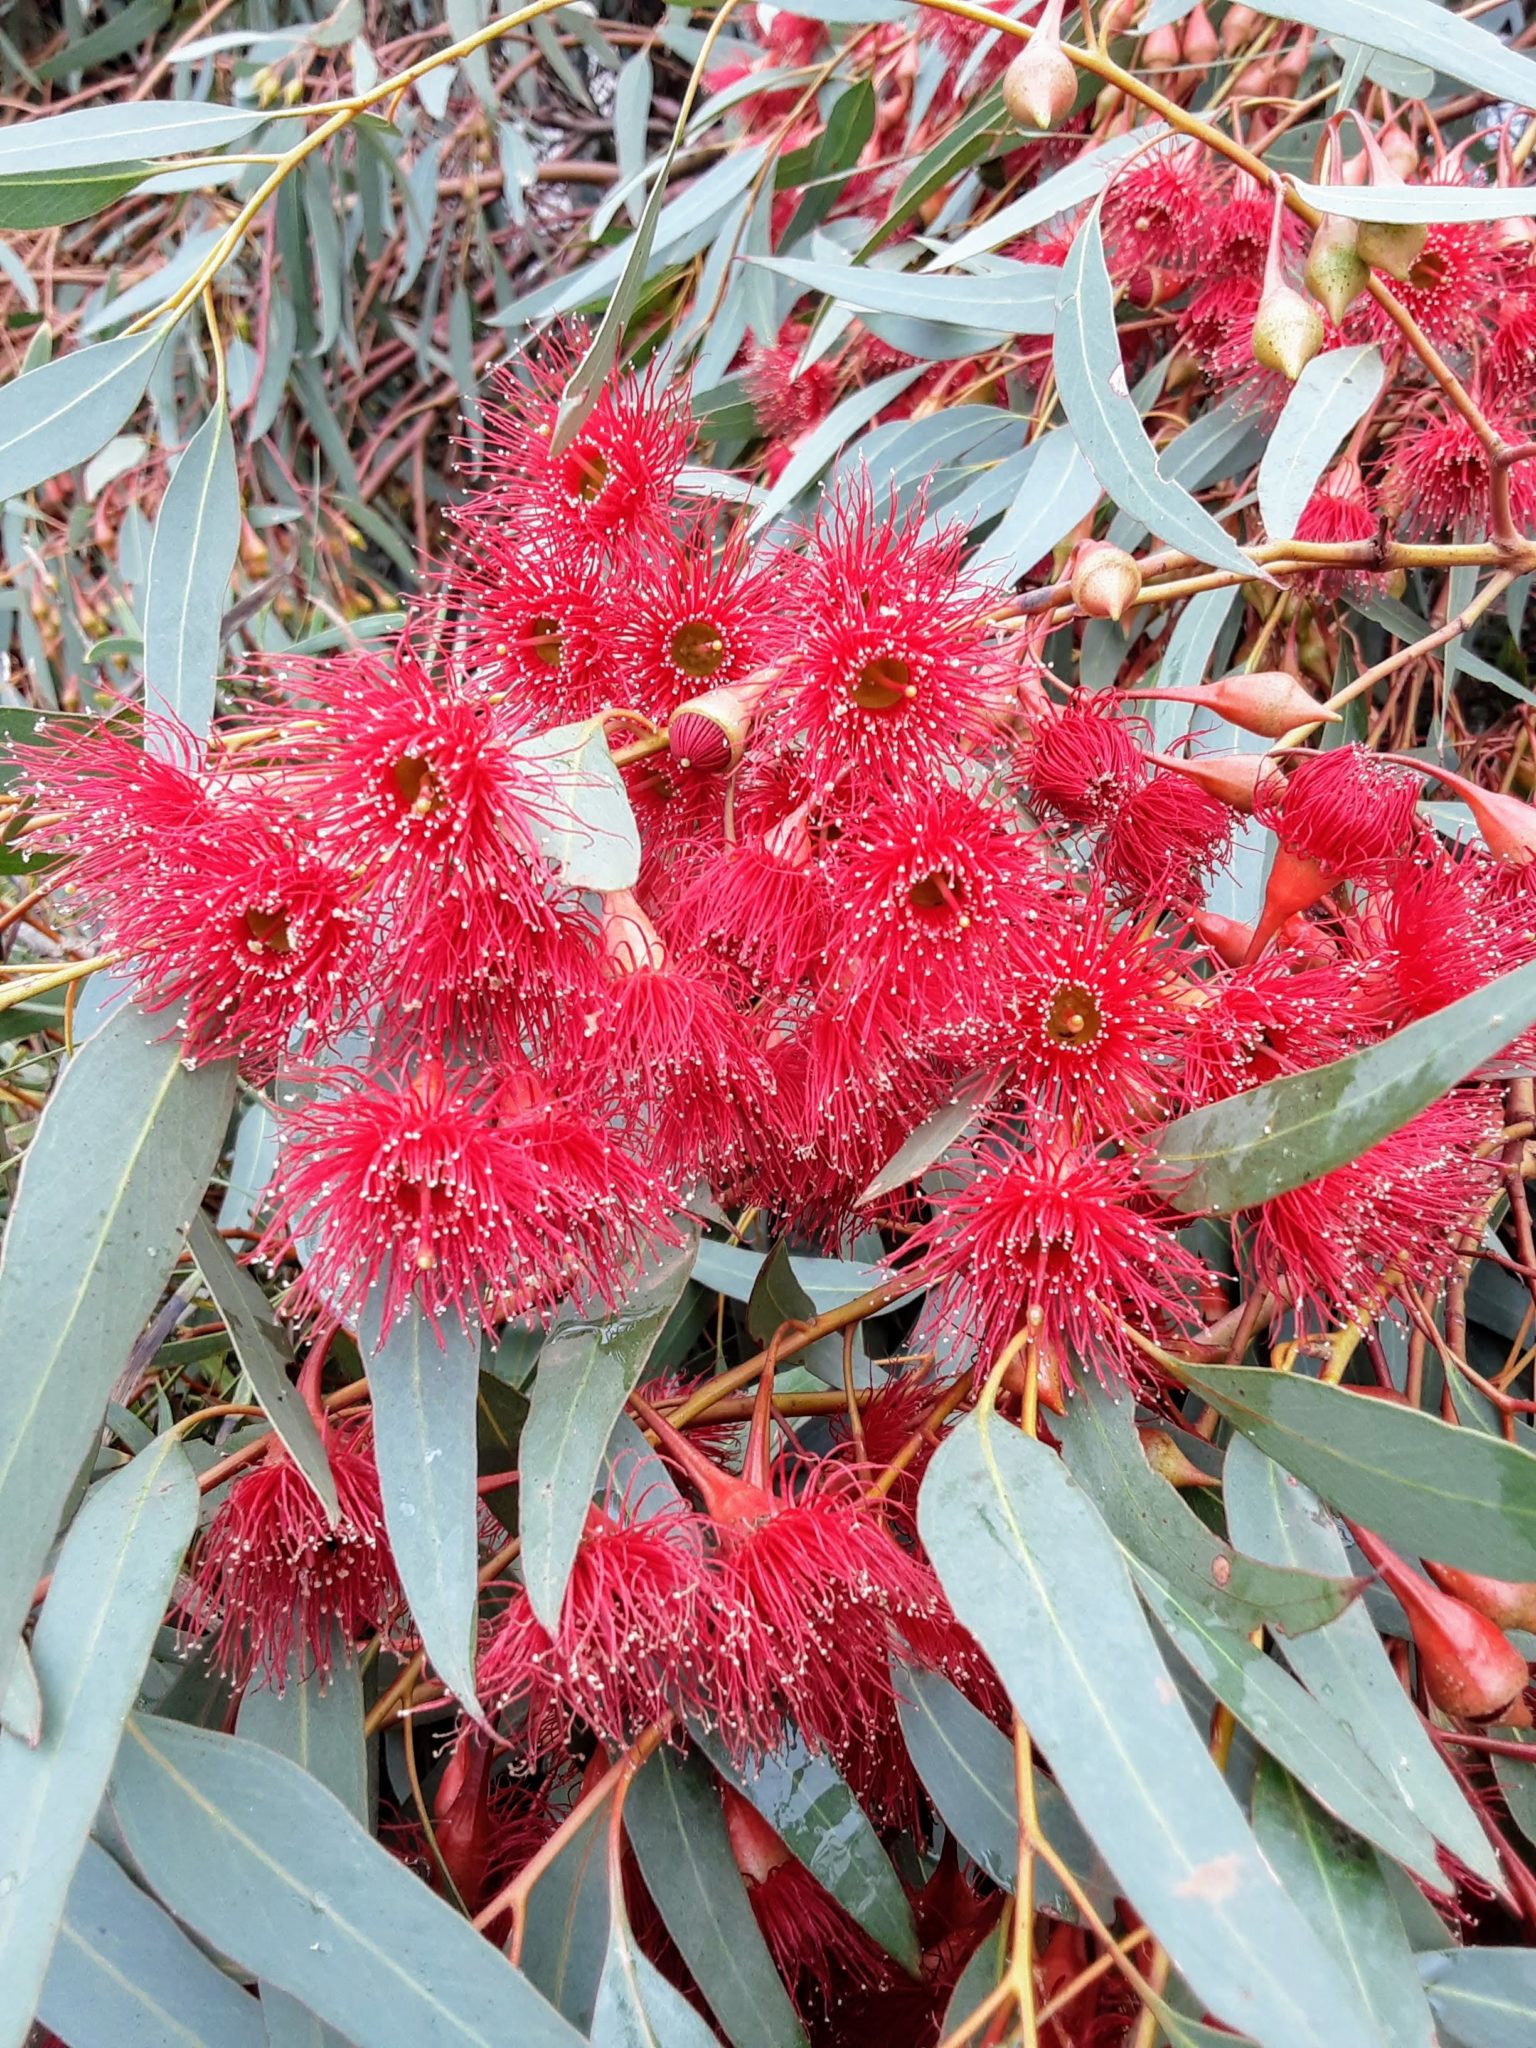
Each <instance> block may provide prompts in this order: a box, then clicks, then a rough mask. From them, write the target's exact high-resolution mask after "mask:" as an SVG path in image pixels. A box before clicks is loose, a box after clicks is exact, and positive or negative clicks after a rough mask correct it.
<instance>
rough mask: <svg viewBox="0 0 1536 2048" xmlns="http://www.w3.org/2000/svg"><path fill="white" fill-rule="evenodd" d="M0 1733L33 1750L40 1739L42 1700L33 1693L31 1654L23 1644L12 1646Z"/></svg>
mask: <svg viewBox="0 0 1536 2048" xmlns="http://www.w3.org/2000/svg"><path fill="white" fill-rule="evenodd" d="M0 1729H3V1730H4V1731H5V1732H6V1733H7V1734H10V1735H14V1736H15V1737H16V1738H17V1740H18V1741H21V1742H24V1743H26V1745H27V1747H28V1748H29V1749H36V1747H37V1745H38V1743H39V1742H40V1741H41V1740H42V1736H43V1696H42V1694H41V1693H40V1692H39V1691H38V1689H37V1673H36V1671H35V1670H34V1669H33V1666H32V1653H31V1651H30V1650H29V1649H28V1648H27V1646H26V1644H25V1643H18V1644H17V1645H16V1653H15V1655H14V1657H13V1658H12V1660H11V1675H10V1679H9V1681H8V1682H7V1684H6V1688H5V1698H4V1699H3V1700H0Z"/></svg>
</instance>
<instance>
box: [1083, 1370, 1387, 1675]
mask: <svg viewBox="0 0 1536 2048" xmlns="http://www.w3.org/2000/svg"><path fill="white" fill-rule="evenodd" d="M1133 1411H1134V1404H1133V1403H1132V1402H1131V1401H1130V1400H1129V1399H1127V1398H1124V1397H1119V1398H1117V1397H1115V1396H1113V1395H1111V1394H1110V1393H1109V1392H1108V1391H1107V1389H1105V1388H1104V1387H1103V1386H1101V1385H1100V1384H1099V1382H1098V1381H1097V1380H1095V1379H1093V1378H1092V1377H1091V1376H1089V1375H1085V1376H1084V1383H1083V1385H1082V1386H1081V1387H1080V1388H1079V1390H1078V1391H1077V1392H1076V1393H1074V1394H1073V1395H1072V1397H1071V1398H1070V1399H1069V1400H1068V1402H1067V1404H1066V1413H1065V1414H1064V1415H1063V1416H1062V1417H1061V1427H1060V1429H1059V1430H1058V1432H1057V1434H1058V1435H1059V1437H1060V1439H1061V1445H1062V1453H1063V1456H1064V1457H1065V1458H1066V1461H1067V1467H1068V1469H1069V1470H1070V1472H1071V1474H1072V1476H1073V1478H1074V1479H1075V1480H1076V1481H1077V1483H1078V1484H1079V1486H1081V1487H1083V1488H1084V1490H1085V1491H1086V1492H1087V1494H1088V1497H1089V1499H1090V1500H1091V1501H1092V1502H1093V1504H1094V1506H1095V1507H1096V1508H1097V1509H1098V1511H1099V1513H1100V1515H1101V1516H1102V1517H1103V1519H1104V1521H1105V1522H1106V1524H1107V1525H1108V1527H1109V1529H1110V1531H1111V1533H1112V1534H1113V1535H1114V1536H1115V1537H1116V1538H1117V1539H1118V1541H1119V1542H1120V1543H1121V1544H1123V1545H1124V1547H1125V1548H1126V1549H1127V1550H1128V1551H1129V1552H1130V1553H1131V1554H1132V1555H1133V1556H1135V1557H1139V1558H1140V1559H1141V1561H1142V1562H1143V1563H1144V1564H1146V1565H1148V1566H1149V1567H1150V1568H1151V1570H1152V1571H1154V1572H1155V1573H1156V1574H1157V1576H1158V1578H1159V1579H1161V1580H1162V1581H1163V1582H1164V1584H1166V1585H1167V1586H1168V1587H1169V1589H1170V1591H1172V1592H1173V1593H1175V1594H1176V1595H1178V1596H1179V1597H1180V1598H1181V1599H1183V1600H1185V1601H1190V1602H1193V1603H1194V1604H1195V1606H1196V1607H1197V1608H1198V1609H1199V1610H1200V1611H1201V1612H1202V1613H1203V1614H1204V1615H1205V1616H1206V1618H1207V1619H1208V1620H1211V1621H1214V1622H1217V1623H1220V1624H1223V1625H1225V1626H1227V1627H1234V1628H1237V1629H1239V1630H1241V1631H1242V1633H1243V1634H1245V1635H1246V1634H1247V1633H1248V1632H1249V1631H1250V1630H1252V1629H1254V1628H1257V1627H1259V1626H1260V1625H1265V1626H1268V1627H1271V1628H1275V1629H1278V1630H1279V1631H1280V1633H1281V1634H1282V1635H1300V1634H1302V1633H1304V1632H1305V1631H1306V1630H1307V1629H1309V1628H1320V1627H1321V1626H1322V1624H1323V1623H1324V1622H1326V1621H1332V1620H1333V1618H1334V1616H1335V1615H1337V1614H1342V1613H1343V1611H1344V1609H1345V1608H1346V1607H1347V1606H1348V1605H1349V1603H1350V1601H1351V1600H1353V1599H1354V1598H1355V1596H1356V1594H1357V1593H1358V1592H1359V1590H1360V1585H1361V1581H1359V1580H1357V1579H1348V1578H1323V1577H1321V1576H1319V1575H1317V1574H1315V1573H1312V1572H1296V1571H1284V1570H1280V1569H1277V1568H1276V1567H1275V1566H1274V1565H1271V1564H1265V1563H1263V1562H1262V1560H1260V1559H1258V1558H1253V1557H1244V1556H1243V1555H1242V1553H1241V1552H1240V1551H1236V1550H1234V1549H1233V1548H1232V1546H1231V1545H1230V1544H1229V1543H1224V1542H1223V1541H1222V1540H1221V1538H1220V1537H1219V1536H1217V1535H1216V1534H1215V1533H1214V1532H1213V1531H1212V1530H1211V1529H1209V1528H1208V1527H1207V1526H1206V1524H1205V1523H1204V1522H1203V1521H1201V1519H1200V1517H1199V1516H1198V1515H1197V1514H1196V1513H1195V1512H1194V1511H1193V1509H1192V1508H1190V1507H1189V1506H1188V1505H1187V1504H1186V1503H1185V1501H1184V1500H1183V1498H1182V1497H1181V1495H1180V1494H1179V1493H1178V1491H1177V1490H1176V1488H1174V1487H1172V1486H1170V1485H1169V1484H1168V1482H1167V1480H1166V1479H1163V1478H1160V1477H1159V1476H1158V1474H1157V1473H1156V1472H1154V1471H1153V1470H1152V1468H1151V1466H1150V1465H1149V1464H1148V1463H1147V1461H1146V1458H1145V1457H1144V1455H1143V1454H1142V1449H1141V1445H1140V1443H1139V1442H1138V1440H1137V1436H1136V1430H1135V1418H1134V1412H1133Z"/></svg>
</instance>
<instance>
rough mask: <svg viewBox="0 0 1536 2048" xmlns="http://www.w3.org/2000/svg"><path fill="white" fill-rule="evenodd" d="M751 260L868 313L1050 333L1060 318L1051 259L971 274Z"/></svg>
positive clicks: (993, 330) (1002, 332)
mask: <svg viewBox="0 0 1536 2048" xmlns="http://www.w3.org/2000/svg"><path fill="white" fill-rule="evenodd" d="M752 261H753V262H755V263H758V264H760V265H761V266H762V268H763V269H765V270H771V271H773V272H775V273H776V274H777V275H778V276H780V277H787V278H791V279H792V280H793V281H794V282H795V283H796V284H799V285H804V286H805V287H806V288H807V289H808V290H811V291H817V292H822V293H825V295H826V296H827V297H828V298H832V299H836V300H838V301H839V302H840V303H841V304H843V305H845V306H852V307H854V308H855V310H856V311H858V312H861V313H891V314H900V315H905V316H906V317H907V318H909V319H913V320H930V321H936V322H937V323H938V324H939V325H940V326H943V327H965V328H976V329H979V330H981V331H982V332H984V333H990V334H998V335H1008V334H1049V333H1050V332H1051V329H1052V328H1053V327H1054V325H1055V322H1056V285H1057V273H1056V271H1055V270H1054V269H1053V268H1052V267H1051V266H1050V265H1049V264H1046V263H1019V264H1016V265H1014V266H1013V267H1011V268H1010V269H1007V270H1002V271H997V272H989V273H988V274H987V275H985V276H983V277H966V276H964V275H958V276H957V275H956V274H955V273H954V272H952V271H945V272H942V273H934V272H930V271H917V272H906V271H900V270H871V269H869V268H868V267H867V266H865V265H864V264H852V263H819V262H818V263H812V262H808V261H806V260H805V259H804V258H803V257H796V256H756V257H753V258H752Z"/></svg>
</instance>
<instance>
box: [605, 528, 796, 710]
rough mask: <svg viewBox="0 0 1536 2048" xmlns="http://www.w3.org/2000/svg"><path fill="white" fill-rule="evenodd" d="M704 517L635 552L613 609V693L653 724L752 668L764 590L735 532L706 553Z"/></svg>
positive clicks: (767, 598) (760, 636) (761, 633)
mask: <svg viewBox="0 0 1536 2048" xmlns="http://www.w3.org/2000/svg"><path fill="white" fill-rule="evenodd" d="M711 523H712V522H711V521H710V519H709V518H708V517H705V518H703V519H695V520H693V521H692V522H691V523H690V524H689V525H688V526H686V527H685V528H684V529H683V530H682V532H681V533H679V534H675V535H669V536H668V537H667V538H666V539H664V540H661V541H658V542H656V543H654V544H653V545H651V546H649V547H647V548H645V549H644V550H643V551H640V552H638V553H637V555H636V557H635V559H634V561H633V562H632V563H631V564H629V565H628V566H627V569H626V573H625V575H624V578H623V582H622V586H621V588H620V590H619V591H618V592H617V593H616V594H615V598H614V601H613V619H614V635H613V643H612V654H613V658H614V660H615V661H616V662H617V665H618V677H619V681H618V683H617V686H616V688H617V695H618V699H619V701H620V702H621V703H624V704H626V705H631V706H633V708H634V709H635V710H637V711H641V712H643V713H644V714H645V716H646V717H647V718H650V719H653V720H654V721H655V722H656V723H657V724H658V725H665V724H666V722H667V720H668V718H669V717H670V716H671V714H672V712H673V711H674V710H675V709H676V707H677V706H678V705H679V704H682V703H685V702H686V701H687V700H688V699H689V698H692V697H697V696H699V695H701V694H702V693H703V692H704V691H706V690H714V689H720V688H723V687H724V686H726V685H727V684H731V683H740V682H743V681H744V680H745V679H746V678H747V676H749V675H750V674H751V673H752V672H753V670H755V669H756V668H758V667H759V666H760V664H761V660H762V652H763V646H764V642H765V638H766V630H767V613H768V608H769V605H770V603H771V592H770V588H769V585H768V582H767V580H766V578H765V577H764V576H763V574H762V572H761V571H760V570H759V569H758V568H757V567H756V566H755V565H754V563H753V560H752V557H751V555H750V553H749V552H748V548H747V545H746V542H745V540H744V538H743V537H742V536H741V534H740V533H739V532H738V533H737V534H734V535H731V536H728V537H727V538H726V540H725V541H724V543H723V544H722V545H721V546H720V547H719V548H718V549H716V548H715V547H714V545H713V542H712V537H711V531H710V528H711Z"/></svg>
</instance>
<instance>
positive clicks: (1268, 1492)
mask: <svg viewBox="0 0 1536 2048" xmlns="http://www.w3.org/2000/svg"><path fill="white" fill-rule="evenodd" d="M1379 1405H1382V1406H1386V1405H1388V1404H1386V1403H1382V1404H1379ZM1223 1492H1224V1496H1225V1499H1226V1504H1227V1525H1228V1527H1229V1528H1230V1529H1231V1531H1232V1534H1233V1537H1234V1538H1235V1539H1236V1541H1237V1542H1239V1543H1241V1544H1242V1546H1243V1548H1244V1549H1245V1550H1246V1551H1248V1552H1250V1553H1251V1554H1252V1555H1253V1556H1255V1557H1266V1558H1268V1559H1269V1561H1270V1562H1271V1563H1272V1564H1284V1565H1294V1566H1299V1567H1300V1568H1302V1569H1303V1570H1306V1571H1321V1572H1341V1571H1344V1570H1345V1569H1346V1568H1347V1558H1346V1555H1345V1550H1344V1543H1343V1539H1342V1538H1341V1537H1340V1535H1339V1532H1338V1530H1337V1529H1336V1528H1335V1527H1334V1523H1333V1517H1332V1516H1331V1515H1330V1514H1329V1513H1328V1511H1327V1509H1326V1508H1324V1507H1323V1506H1322V1505H1321V1503H1320V1502H1319V1501H1318V1500H1317V1499H1316V1497H1315V1496H1314V1495H1313V1494H1311V1493H1309V1492H1308V1491H1307V1489H1306V1488H1305V1487H1304V1486H1302V1485H1301V1484H1300V1483H1299V1482H1298V1481H1297V1480H1295V1479H1292V1478H1291V1477H1290V1476H1289V1475H1288V1474H1287V1473H1286V1472H1284V1471H1282V1469H1281V1468H1280V1466H1278V1465H1276V1464H1274V1463H1273V1462H1272V1461H1271V1460H1270V1459H1268V1458H1266V1457H1264V1456H1263V1455H1262V1454H1261V1453H1260V1452H1258V1451H1257V1450H1255V1449H1254V1447H1253V1445H1252V1444H1250V1443H1247V1442H1245V1441H1244V1439H1243V1438H1241V1437H1238V1438H1237V1439H1235V1441H1234V1442H1233V1443H1232V1445H1231V1447H1230V1449H1229V1450H1228V1452H1227V1460H1226V1472H1225V1480H1224V1487H1223ZM1280 1649H1281V1652H1282V1654H1283V1655H1284V1657H1285V1661H1286V1662H1287V1663H1288V1664H1289V1665H1290V1667H1291V1669H1292V1670H1293V1671H1294V1672H1295V1674H1296V1676H1297V1677H1298V1678H1299V1679H1300V1680H1301V1682H1302V1684H1303V1685H1305V1686H1306V1687H1307V1689H1308V1690H1309V1691H1310V1692H1311V1694H1312V1695H1313V1697H1314V1698H1315V1699H1316V1700H1318V1701H1319V1702H1320V1704H1322V1705H1323V1706H1324V1707H1325V1709H1326V1710H1327V1711H1328V1712H1329V1713H1330V1714H1332V1715H1333V1716H1334V1717H1335V1719H1336V1720H1337V1721H1338V1722H1339V1724H1340V1725H1341V1726H1342V1727H1343V1728H1345V1729H1346V1730H1352V1729H1356V1728H1368V1729H1370V1731H1371V1754H1372V1757H1373V1758H1374V1759H1375V1761H1376V1765H1377V1768H1378V1770H1380V1771H1381V1772H1382V1774H1383V1775H1384V1776H1385V1777H1386V1778H1387V1779H1388V1780H1390V1782H1391V1783H1392V1784H1393V1785H1395V1786H1396V1788H1397V1789H1398V1791H1399V1792H1400V1793H1401V1794H1402V1797H1403V1799H1404V1802H1405V1803H1406V1805H1407V1806H1408V1808H1409V1810H1410V1811H1411V1812H1412V1813H1413V1814H1415V1815H1416V1816H1417V1818H1418V1819H1419V1820H1421V1821H1422V1822H1423V1823H1424V1825H1425V1827H1427V1828H1428V1829H1429V1831H1430V1833H1431V1834H1432V1835H1433V1836H1434V1837H1435V1839H1436V1841H1438V1842H1443V1843H1444V1844H1445V1846H1446V1848H1447V1849H1449V1850H1450V1851H1451V1853H1452V1854H1453V1855H1455V1856H1459V1857H1460V1858H1461V1860H1462V1862H1463V1863H1465V1864H1467V1865H1468V1867H1469V1868H1471V1869H1473V1870H1475V1871H1476V1872H1477V1874H1478V1875H1479V1876H1480V1877H1482V1878H1484V1879H1486V1880H1487V1881H1488V1882H1489V1883H1495V1884H1496V1883H1497V1882H1498V1875H1499V1866H1498V1864H1497V1862H1496V1861H1495V1860H1494V1858H1493V1855H1492V1852H1491V1851H1490V1849H1489V1847H1488V1842H1487V1838H1486V1837H1485V1836H1484V1834H1483V1831H1482V1829H1481V1827H1480V1826H1479V1825H1478V1823H1477V1820H1476V1818H1475V1817H1474V1815H1473V1813H1472V1810H1471V1808H1470V1807H1469V1806H1468V1805H1467V1802H1466V1800H1465V1798H1464V1797H1463V1795H1462V1792H1461V1788H1460V1787H1459V1786H1458V1785H1457V1783H1456V1780H1455V1779H1454V1778H1453V1777H1452V1776H1451V1773H1450V1772H1449V1771H1448V1770H1447V1768H1446V1766H1445V1765H1444V1764H1443V1763H1442V1762H1441V1760H1440V1757H1439V1754H1438V1752H1437V1751H1436V1749H1435V1747H1434V1744H1433V1743H1432V1742H1431V1741H1430V1739H1429V1737H1428V1736H1427V1735H1426V1734H1425V1732H1424V1729H1423V1726H1422V1724H1421V1723H1420V1720H1419V1717H1418V1714H1417V1713H1416V1712H1415V1710H1414V1706H1413V1702H1412V1701H1411V1700H1410V1699H1409V1698H1408V1696H1407V1694H1406V1693H1405V1692H1404V1691H1403V1688H1402V1686H1401V1684H1400V1683H1399V1682H1398V1677H1397V1673H1396V1672H1395V1671H1394V1670H1393V1668H1392V1665H1391V1663H1390V1661H1389V1660H1388V1657H1387V1653H1386V1651H1385V1650H1384V1649H1383V1648H1382V1646H1381V1639H1380V1637H1379V1636H1378V1635H1377V1633H1376V1629H1375V1625H1374V1624H1373V1622H1372V1621H1371V1618H1370V1616H1369V1614H1368V1613H1367V1612H1366V1611H1365V1609H1364V1608H1363V1607H1362V1606H1360V1605H1358V1604H1356V1605H1355V1606H1354V1607H1351V1608H1349V1609H1348V1610H1347V1611H1346V1612H1345V1613H1343V1614H1341V1615H1340V1616H1339V1618H1338V1620H1337V1621H1332V1622H1330V1623H1329V1624H1328V1626H1327V1627H1326V1628H1320V1629H1314V1630H1313V1632H1312V1633H1311V1634H1310V1635H1305V1636H1296V1637H1293V1638H1292V1639H1290V1640H1289V1641H1285V1642H1282V1643H1281V1645H1280Z"/></svg>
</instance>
